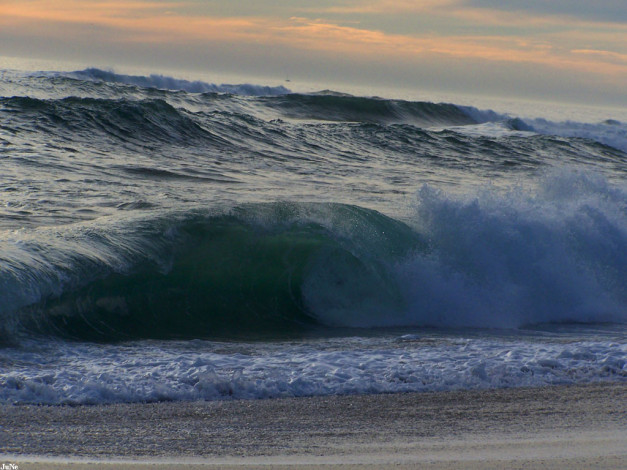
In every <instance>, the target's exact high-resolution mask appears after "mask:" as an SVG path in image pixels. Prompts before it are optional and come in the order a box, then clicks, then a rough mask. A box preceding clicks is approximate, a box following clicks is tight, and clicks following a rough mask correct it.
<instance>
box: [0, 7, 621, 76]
mask: <svg viewBox="0 0 627 470" xmlns="http://www.w3.org/2000/svg"><path fill="white" fill-rule="evenodd" d="M459 4H460V2H459V1H458V0H428V1H426V2H414V1H408V0H379V1H369V2H363V3H361V4H357V5H354V6H353V7H352V8H365V9H370V10H368V11H375V10H376V9H380V8H387V9H388V11H397V12H398V11H405V10H406V11H415V10H416V9H417V8H423V9H438V10H443V9H445V7H450V9H451V11H450V12H449V14H450V15H458V16H460V17H461V16H464V15H466V16H464V18H466V19H467V20H468V21H470V20H471V19H473V18H475V17H476V15H477V14H478V10H463V9H459V8H458V9H453V8H452V7H453V6H456V5H459ZM179 6H181V4H180V3H175V2H171V3H159V2H150V1H147V2H142V1H131V2H124V1H121V0H108V1H98V0H94V1H85V0H81V1H79V0H30V1H28V0H20V1H17V0H12V1H11V0H9V1H7V0H5V1H4V2H3V3H2V4H1V5H0V24H5V25H11V26H13V27H15V25H16V24H19V25H22V26H23V27H22V29H23V30H24V31H25V33H26V34H27V33H28V31H29V30H31V31H37V30H38V29H39V28H40V26H41V25H42V24H43V25H50V24H63V25H70V26H71V25H98V26H100V27H103V28H107V29H110V30H112V33H114V34H110V35H109V36H110V37H111V38H112V39H108V40H110V41H112V42H113V41H115V42H118V43H120V42H137V43H147V44H159V43H169V44H172V43H178V44H185V43H193V44H198V42H199V41H200V42H202V41H204V42H207V43H208V44H209V43H216V42H222V43H224V42H231V43H238V44H249V43H256V44H259V43H261V44H268V45H278V46H281V47H283V48H292V49H294V48H295V49H301V50H312V51H320V52H322V53H329V54H333V55H334V56H336V57H337V56H346V57H350V58H352V59H361V60H377V59H379V58H381V57H384V58H389V59H397V60H401V61H403V62H405V63H407V62H415V63H419V62H420V61H421V60H425V59H433V58H435V57H449V58H459V59H472V60H476V59H479V60H485V61H494V62H502V63H528V64H539V65H544V66H548V67H554V68H561V69H568V70H573V71H585V72H590V71H594V72H595V73H597V74H605V75H607V76H614V77H616V76H619V75H621V74H623V76H624V74H626V73H627V64H626V63H625V60H624V54H619V53H611V52H608V51H605V52H604V51H601V50H595V49H594V48H590V47H588V48H577V47H568V44H572V43H573V40H574V39H573V38H569V37H568V33H563V34H562V35H561V36H559V35H550V34H545V35H544V36H539V35H536V36H534V37H525V36H516V35H514V34H510V35H508V36H498V35H444V34H440V35H434V34H423V35H403V34H390V33H385V32H383V31H378V30H373V29H366V28H359V27H356V26H353V25H351V26H346V25H341V24H336V23H334V22H331V21H325V20H311V19H307V18H302V17H294V18H291V19H288V20H285V19H280V18H270V17H265V18H262V17H243V18H238V17H228V18H222V17H220V18H218V17H211V16H190V15H184V14H182V13H177V9H176V8H177V7H179ZM489 12H490V11H487V10H481V17H480V18H476V19H477V21H483V22H484V23H485V22H494V23H495V24H500V23H499V22H502V21H503V16H499V15H511V14H505V13H500V12H493V15H492V16H490V15H487V14H486V13H489ZM508 18H509V16H508ZM538 21H540V20H538ZM58 34H64V35H67V36H69V35H72V34H75V35H77V36H78V37H79V40H80V35H81V34H84V31H82V30H81V29H80V28H75V29H74V30H72V28H71V27H68V28H64V30H63V31H62V32H60V33H58ZM570 34H574V33H570ZM589 34H590V36H591V37H592V36H594V34H595V32H594V31H591V32H590V33H589ZM613 39H614V40H616V34H614V36H613Z"/></svg>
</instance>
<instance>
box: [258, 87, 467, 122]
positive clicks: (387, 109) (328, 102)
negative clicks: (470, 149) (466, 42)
mask: <svg viewBox="0 0 627 470" xmlns="http://www.w3.org/2000/svg"><path fill="white" fill-rule="evenodd" d="M264 101H265V103H266V105H267V106H268V107H270V108H273V109H277V110H279V111H280V112H281V113H282V114H283V115H284V116H286V117H288V118H293V119H315V120H323V121H353V122H365V123H407V124H413V125H416V126H419V127H421V126H422V127H424V126H438V125H448V126H455V125H466V124H475V123H476V121H475V120H474V119H473V118H472V117H470V115H469V114H467V113H466V112H464V111H463V110H462V109H461V108H459V107H457V106H455V105H452V104H444V103H440V104H436V103H428V102H412V101H403V100H387V99H381V98H366V97H358V96H351V95H338V94H312V95H300V94H290V95H286V96H280V97H273V98H266V99H265V100H264Z"/></svg>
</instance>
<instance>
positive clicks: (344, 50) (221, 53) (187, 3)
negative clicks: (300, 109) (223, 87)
mask: <svg viewBox="0 0 627 470" xmlns="http://www.w3.org/2000/svg"><path fill="white" fill-rule="evenodd" d="M0 55H2V56H6V57H21V58H33V59H52V60H59V61H75V62H77V63H81V64H83V65H85V66H110V67H114V68H115V67H120V68H123V67H124V66H138V67H145V68H146V69H149V70H151V71H152V72H155V73H159V72H161V71H165V70H167V71H172V70H175V71H176V70H180V71H194V72H202V73H205V74H206V76H207V77H208V78H211V73H212V72H213V73H225V74H226V73H230V74H238V75H242V76H250V77H256V78H264V77H265V78H267V79H281V78H285V77H288V76H289V78H290V79H291V80H292V82H297V81H299V80H302V81H308V82H319V83H320V84H321V85H322V86H324V85H326V84H331V85H337V84H342V83H344V84H355V85H364V86H372V87H376V86H382V87H390V88H392V87H399V88H406V89H410V88H413V89H424V90H432V91H439V92H458V93H467V94H479V95H494V96H501V97H510V96H512V97H522V98H528V99H551V100H556V101H570V102H580V103H588V104H600V105H604V104H609V105H615V106H626V105H627V0H414V1H411V0H318V1H306V0H230V1H227V0H131V1H121V0H0ZM257 81H258V80H257Z"/></svg>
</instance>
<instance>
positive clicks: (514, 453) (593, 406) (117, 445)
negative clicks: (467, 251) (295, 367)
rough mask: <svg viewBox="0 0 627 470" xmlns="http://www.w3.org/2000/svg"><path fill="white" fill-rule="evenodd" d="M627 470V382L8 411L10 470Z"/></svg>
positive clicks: (5, 452) (4, 414)
mask: <svg viewBox="0 0 627 470" xmlns="http://www.w3.org/2000/svg"><path fill="white" fill-rule="evenodd" d="M2 464H5V465H8V464H15V465H17V466H18V467H19V469H20V470H25V469H26V470H27V469H35V470H39V469H53V470H54V469H62V468H72V469H76V470H82V469H103V468H104V469H108V470H117V469H120V468H132V469H134V470H144V469H153V470H159V469H165V468H173V467H174V468H180V469H193V468H199V469H201V468H205V469H206V468H226V469H228V468H234V469H235V468H237V469H248V468H251V469H252V468H258V467H259V466H263V468H286V469H287V468H291V469H298V468H306V469H309V470H311V469H315V468H324V469H332V468H342V469H353V468H372V469H374V468H395V469H405V468H426V469H453V468H467V469H475V468H476V469H483V468H508V469H513V468H521V469H522V468H524V469H525V470H528V469H530V468H555V469H558V468H559V469H561V468H575V469H576V468H605V469H613V468H615V469H619V468H626V467H627V383H618V384H617V383H614V384H595V385H585V386H556V387H545V388H527V389H504V390H485V391H458V392H440V393H410V394H391V395H365V396H364V395H362V396H341V397H312V398H287V399H273V400H255V401H235V400H233V401H223V402H194V403H180V402H177V403H154V404H121V405H97V406H30V405H29V406H11V405H4V406H0V467H1V466H2Z"/></svg>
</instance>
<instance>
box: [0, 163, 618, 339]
mask: <svg viewBox="0 0 627 470" xmlns="http://www.w3.org/2000/svg"><path fill="white" fill-rule="evenodd" d="M625 207H627V193H625V192H624V191H622V190H620V189H618V188H615V187H611V186H610V185H608V183H607V182H606V181H605V180H603V179H602V178H600V177H593V176H590V175H585V174H582V173H577V172H574V173H573V172H567V173H560V174H553V175H549V176H547V177H546V178H545V179H544V180H543V182H542V183H541V184H540V185H539V188H537V189H536V190H535V191H533V192H525V191H519V192H512V193H507V194H502V193H500V192H496V191H488V192H484V193H480V194H477V195H475V196H473V197H469V196H467V197H453V196H451V195H447V194H445V193H442V192H440V191H437V190H434V189H432V188H430V187H428V186H425V187H424V188H423V189H422V190H421V191H419V193H418V200H417V204H416V211H415V214H414V215H413V216H412V217H411V218H410V219H409V220H408V221H407V223H404V222H400V221H398V220H395V219H392V218H389V217H387V216H384V215H382V214H380V213H378V212H376V211H372V210H369V209H364V208H361V207H358V206H348V205H341V204H304V203H272V204H249V205H243V206H238V207H235V208H233V209H231V210H228V211H222V212H220V213H215V214H201V213H186V214H182V215H178V216H176V215H172V214H170V215H168V216H162V217H157V218H150V219H146V220H143V221H142V220H133V219H131V220H129V221H126V222H124V223H123V224H122V223H120V224H121V225H119V226H118V227H117V228H116V227H115V226H108V227H96V226H94V225H93V224H92V225H89V226H81V227H80V229H78V228H74V229H73V230H70V231H68V232H66V233H63V234H59V233H57V234H56V235H53V234H51V233H47V232H46V233H44V232H45V230H43V229H41V230H40V236H39V237H38V238H31V239H28V238H27V237H23V238H21V239H19V240H15V239H13V240H4V244H5V245H6V246H7V247H11V248H12V250H7V249H3V250H2V253H3V256H4V257H5V259H4V262H5V264H6V265H8V266H9V269H6V270H4V271H3V273H2V280H1V281H2V282H1V284H0V285H1V286H2V289H3V292H2V295H3V297H4V298H5V299H7V300H6V301H5V302H4V303H3V305H2V309H3V312H2V315H3V317H4V323H3V324H4V326H5V330H6V328H8V327H9V326H11V328H12V331H13V332H15V331H26V332H29V333H34V332H36V333H39V334H44V335H61V336H64V337H72V338H79V339H89V340H119V339H126V338H172V337H176V338H196V337H211V336H215V335H218V336H231V335H237V334H240V335H241V334H247V333H250V332H259V331H266V332H268V333H272V334H282V333H285V332H289V331H299V330H303V329H307V328H309V327H311V326H313V325H324V326H329V327H388V326H438V327H483V328H486V327H487V328H495V327H496V328H517V327H521V326H525V325H530V324H540V323H554V322H586V323H598V322H619V323H621V322H622V323H624V322H627V316H626V312H627V289H626V287H625V283H624V279H625V278H627V218H626V216H625ZM48 239H52V240H55V242H54V243H53V244H52V245H51V243H52V242H44V241H42V240H48ZM46 243H47V244H46ZM5 332H6V331H5Z"/></svg>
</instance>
